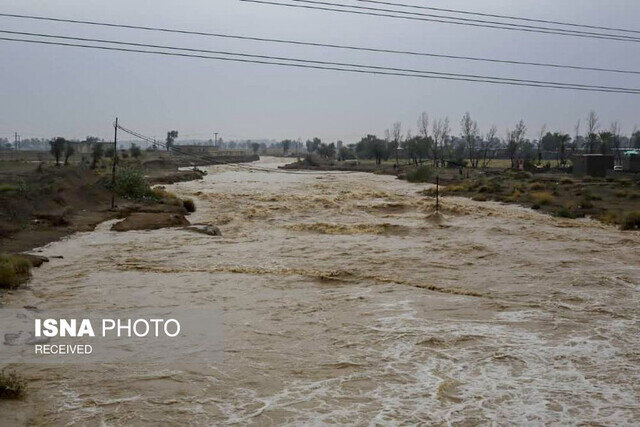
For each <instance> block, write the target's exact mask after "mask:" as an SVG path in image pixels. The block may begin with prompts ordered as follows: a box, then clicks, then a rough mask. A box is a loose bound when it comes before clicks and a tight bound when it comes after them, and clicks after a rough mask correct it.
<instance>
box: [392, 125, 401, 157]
mask: <svg viewBox="0 0 640 427" xmlns="http://www.w3.org/2000/svg"><path fill="white" fill-rule="evenodd" d="M391 132H392V134H391V137H392V140H391V141H392V147H393V149H394V150H395V152H396V167H397V166H398V165H399V164H400V159H399V156H398V150H399V149H400V142H401V141H402V123H400V122H395V123H394V124H393V129H392V131H391Z"/></svg>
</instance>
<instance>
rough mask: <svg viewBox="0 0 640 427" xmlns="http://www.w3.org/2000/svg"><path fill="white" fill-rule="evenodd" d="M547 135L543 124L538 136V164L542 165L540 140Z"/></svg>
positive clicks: (545, 125)
mask: <svg viewBox="0 0 640 427" xmlns="http://www.w3.org/2000/svg"><path fill="white" fill-rule="evenodd" d="M546 134H547V124H546V123H545V124H543V125H542V127H541V128H540V133H539V134H538V163H542V139H543V138H544V136H545V135H546Z"/></svg>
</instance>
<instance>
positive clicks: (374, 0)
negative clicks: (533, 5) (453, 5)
mask: <svg viewBox="0 0 640 427" xmlns="http://www.w3.org/2000/svg"><path fill="white" fill-rule="evenodd" d="M357 1H360V2H364V3H375V4H384V5H388V6H400V7H407V8H412V9H424V10H435V11H439V12H450V13H459V14H462V15H475V16H485V17H489V18H502V19H512V20H516V21H526V22H537V23H541V24H555V25H565V26H568V27H578V28H591V29H594V30H607V31H618V32H622V33H635V34H640V31H636V30H628V29H624V28H613V27H603V26H599V25H589V24H576V23H574V22H562V21H550V20H547V19H534V18H525V17H522V16H512V15H496V14H492V13H482V12H471V11H468V10H460V9H445V8H441V7H431V6H421V5H414V4H406V3H391V2H386V1H380V0H357Z"/></svg>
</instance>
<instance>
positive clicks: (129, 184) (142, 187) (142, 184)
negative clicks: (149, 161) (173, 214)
mask: <svg viewBox="0 0 640 427" xmlns="http://www.w3.org/2000/svg"><path fill="white" fill-rule="evenodd" d="M115 191H116V193H117V194H118V195H119V196H121V197H126V198H128V199H144V198H149V197H154V193H153V192H152V191H151V187H149V184H147V181H145V179H144V177H143V176H142V172H141V171H139V170H137V169H120V171H119V172H118V174H117V175H116V186H115Z"/></svg>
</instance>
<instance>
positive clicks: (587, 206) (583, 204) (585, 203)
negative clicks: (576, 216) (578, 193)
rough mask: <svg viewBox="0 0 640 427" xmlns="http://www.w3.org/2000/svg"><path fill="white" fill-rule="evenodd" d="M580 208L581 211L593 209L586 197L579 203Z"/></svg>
mask: <svg viewBox="0 0 640 427" xmlns="http://www.w3.org/2000/svg"><path fill="white" fill-rule="evenodd" d="M580 207H581V208H582V209H591V208H593V203H592V202H591V200H589V199H588V198H587V197H585V198H584V199H582V201H581V202H580Z"/></svg>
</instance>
